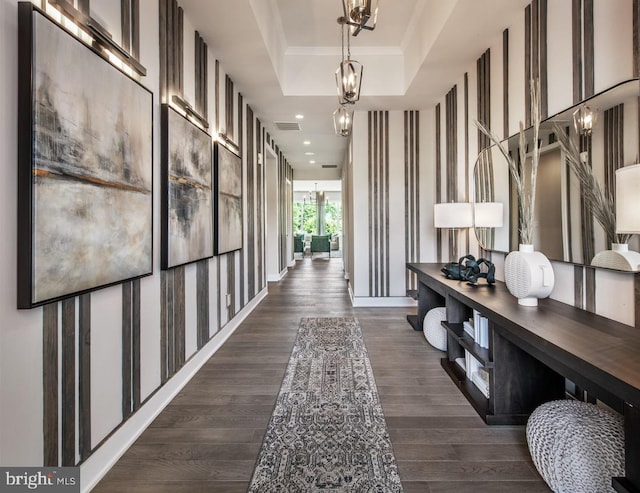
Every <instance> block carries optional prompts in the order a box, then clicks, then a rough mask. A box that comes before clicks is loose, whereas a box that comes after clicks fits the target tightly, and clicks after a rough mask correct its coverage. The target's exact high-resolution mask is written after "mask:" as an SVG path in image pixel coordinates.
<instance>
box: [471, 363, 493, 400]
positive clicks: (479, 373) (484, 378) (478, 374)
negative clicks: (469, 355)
mask: <svg viewBox="0 0 640 493" xmlns="http://www.w3.org/2000/svg"><path fill="white" fill-rule="evenodd" d="M471 381H472V382H473V384H474V385H475V386H476V387H477V388H478V390H479V391H480V392H482V395H484V396H485V397H486V398H487V399H488V398H489V372H488V371H487V370H486V369H485V368H483V367H479V368H478V369H477V370H476V371H475V372H473V374H472V375H471Z"/></svg>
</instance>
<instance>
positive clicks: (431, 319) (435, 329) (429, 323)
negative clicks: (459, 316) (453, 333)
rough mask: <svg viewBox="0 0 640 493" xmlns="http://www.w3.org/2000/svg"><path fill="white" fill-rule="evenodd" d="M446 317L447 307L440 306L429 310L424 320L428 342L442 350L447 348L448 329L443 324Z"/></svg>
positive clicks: (423, 328)
mask: <svg viewBox="0 0 640 493" xmlns="http://www.w3.org/2000/svg"><path fill="white" fill-rule="evenodd" d="M446 319H447V309H446V308H445V307H444V306H439V307H438V308H432V309H431V310H429V311H428V312H427V314H426V315H425V316H424V321H423V322H422V330H423V332H424V337H425V338H426V339H427V342H428V343H429V344H431V345H432V346H433V347H434V348H436V349H439V350H440V351H446V350H447V331H446V330H445V328H444V327H443V326H442V324H441V322H443V321H444V320H446Z"/></svg>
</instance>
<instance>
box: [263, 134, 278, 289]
mask: <svg viewBox="0 0 640 493" xmlns="http://www.w3.org/2000/svg"><path fill="white" fill-rule="evenodd" d="M264 164H265V175H266V178H265V188H266V190H265V192H266V197H267V206H266V223H267V229H266V232H265V236H266V239H265V243H266V249H265V250H266V252H265V253H266V269H267V281H269V282H275V281H279V280H280V279H281V278H282V273H281V271H280V239H279V237H278V232H279V231H280V223H279V214H278V212H279V210H280V207H279V206H280V204H279V197H278V183H279V177H278V157H277V156H276V153H275V152H274V151H273V149H271V148H270V147H268V146H267V147H265V153H264Z"/></svg>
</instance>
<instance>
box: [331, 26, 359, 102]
mask: <svg viewBox="0 0 640 493" xmlns="http://www.w3.org/2000/svg"><path fill="white" fill-rule="evenodd" d="M338 23H340V24H341V28H340V29H341V31H342V61H341V62H340V65H338V69H337V70H336V85H337V88H338V98H339V100H340V104H345V103H355V102H356V101H358V99H360V85H361V84H362V64H361V63H360V62H357V61H355V60H351V43H350V41H349V38H350V37H349V34H348V33H345V32H346V28H345V26H346V24H347V23H346V21H345V20H344V17H340V18H339V19H338ZM345 34H346V37H347V52H346V55H347V56H346V58H345V50H344V38H345Z"/></svg>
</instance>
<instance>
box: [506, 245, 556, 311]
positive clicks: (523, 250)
mask: <svg viewBox="0 0 640 493" xmlns="http://www.w3.org/2000/svg"><path fill="white" fill-rule="evenodd" d="M504 277H505V283H506V284H507V289H508V290H509V292H510V293H511V294H512V295H513V296H515V297H516V298H518V304H520V305H523V306H538V299H539V298H546V297H547V296H549V295H550V294H551V291H553V284H554V282H555V277H554V275H553V268H552V267H551V262H549V259H548V258H547V257H545V256H544V255H543V254H542V253H540V252H535V251H534V250H533V245H523V244H520V246H519V249H518V251H515V252H511V253H510V254H509V255H507V258H506V260H505V264H504Z"/></svg>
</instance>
